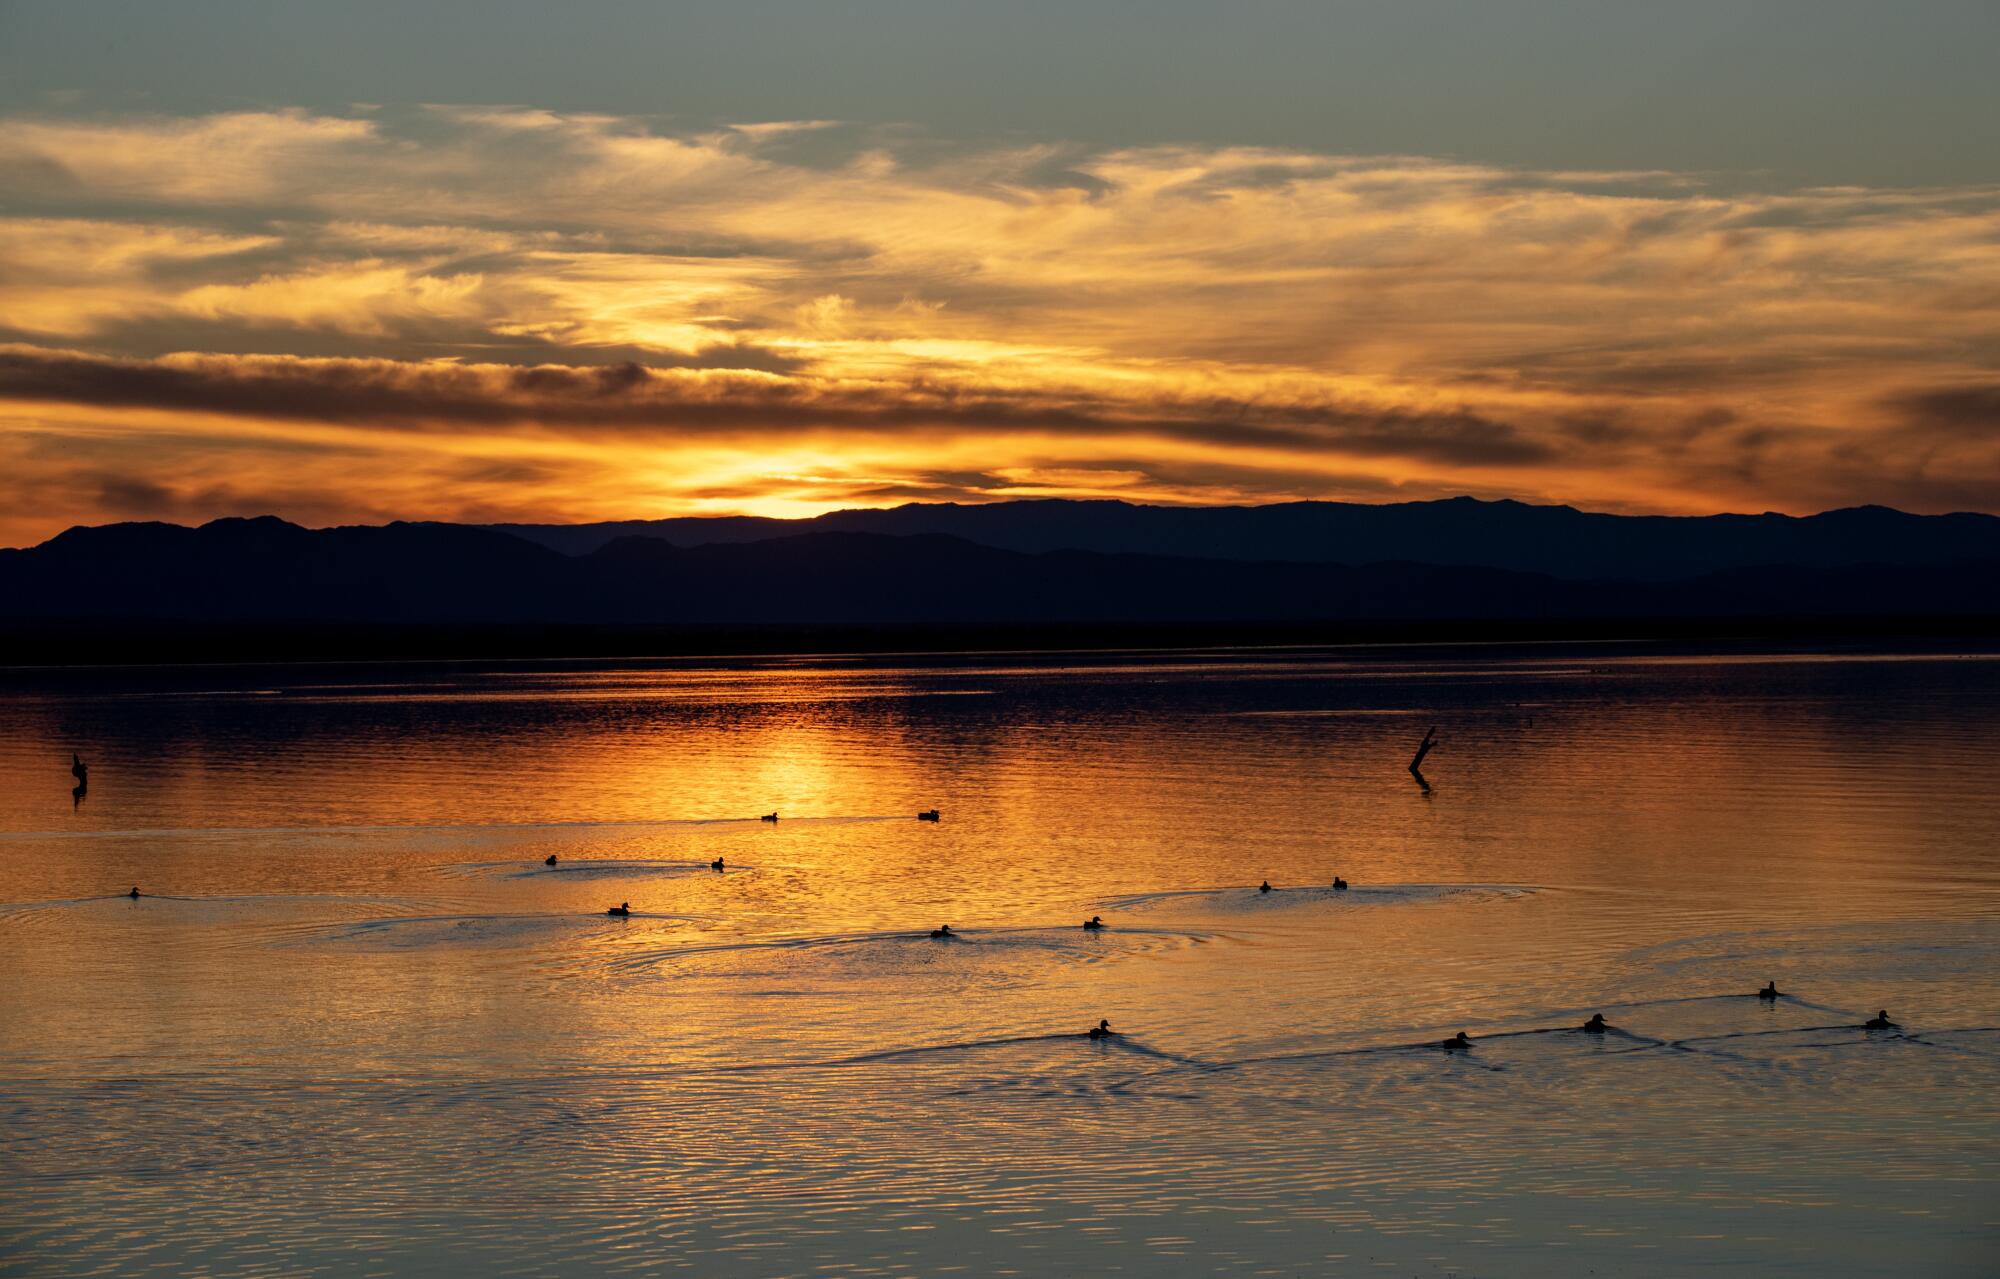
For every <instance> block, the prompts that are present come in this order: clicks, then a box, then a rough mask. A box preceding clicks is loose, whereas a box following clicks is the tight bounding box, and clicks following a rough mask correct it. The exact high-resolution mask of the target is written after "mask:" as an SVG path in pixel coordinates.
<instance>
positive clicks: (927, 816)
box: [917, 808, 938, 822]
mask: <svg viewBox="0 0 2000 1279" xmlns="http://www.w3.org/2000/svg"><path fill="white" fill-rule="evenodd" d="M937 819H938V810H937V809H935V808H926V809H925V810H924V811H923V812H921V813H918V814H917V820H918V821H920V822H934V821H936V820H937Z"/></svg>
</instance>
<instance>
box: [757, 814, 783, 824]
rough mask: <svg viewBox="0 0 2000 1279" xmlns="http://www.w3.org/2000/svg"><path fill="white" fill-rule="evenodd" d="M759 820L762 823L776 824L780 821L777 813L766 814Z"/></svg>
mask: <svg viewBox="0 0 2000 1279" xmlns="http://www.w3.org/2000/svg"><path fill="white" fill-rule="evenodd" d="M757 820H758V821H760V822H775V821H777V820H778V815H777V814H776V813H766V814H764V815H763V816H762V817H759V818H758V819H757Z"/></svg>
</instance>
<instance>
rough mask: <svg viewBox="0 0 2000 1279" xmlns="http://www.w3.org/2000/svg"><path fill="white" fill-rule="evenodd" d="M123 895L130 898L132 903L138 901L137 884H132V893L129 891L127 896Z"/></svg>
mask: <svg viewBox="0 0 2000 1279" xmlns="http://www.w3.org/2000/svg"><path fill="white" fill-rule="evenodd" d="M125 895H126V896H127V897H130V898H131V899H132V900H133V901H138V900H139V886H138V885H137V884H134V885H133V886H132V891H131V892H129V893H127V894H125Z"/></svg>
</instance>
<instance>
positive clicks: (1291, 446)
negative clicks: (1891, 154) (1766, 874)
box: [0, 107, 2000, 540]
mask: <svg viewBox="0 0 2000 1279" xmlns="http://www.w3.org/2000/svg"><path fill="white" fill-rule="evenodd" d="M0 123H4V126H5V127H0V184H4V193H5V197H6V203H5V207H6V208H7V209H8V210H10V215H9V216H6V217H0V339H11V341H12V342H13V345H12V346H10V347H8V348H7V349H6V351H5V352H4V354H0V397H4V398H5V400H6V401H8V402H9V403H8V404H7V405H6V406H0V411H4V413H5V421H6V423H7V424H8V430H9V431H10V435H11V437H12V438H11V439H10V441H9V444H8V448H9V449H10V450H11V452H12V453H13V455H14V458H15V460H16V461H23V460H24V459H25V458H26V455H27V453H28V452H31V451H33V450H31V449H28V448H26V447H25V446H24V445H23V441H24V440H28V441H38V442H40V445H41V446H46V445H47V443H48V441H50V440H52V439H56V438H62V437H63V436H64V433H65V432H83V431H86V430H87V431H88V432H91V433H92V434H91V435H90V438H91V439H103V438H107V437H106V436H105V435H104V433H105V432H106V431H111V432H114V433H122V435H123V438H125V439H126V440H127V441H128V442H129V443H130V444H131V446H132V447H131V450H130V452H129V454H128V457H129V459H130V460H129V461H127V462H120V461H118V460H116V459H107V458H105V457H101V456H94V457H93V458H92V459H91V460H90V461H89V462H88V463H87V465H86V464H84V463H79V464H78V465H79V467H80V469H79V470H78V472H77V476H78V477H82V476H85V475H86V474H88V475H100V473H102V474H103V475H108V476H110V477H111V478H110V479H109V480H107V481H106V482H105V483H104V484H98V485H97V487H96V488H93V487H92V486H93V484H94V483H96V482H95V481H91V480H86V479H84V478H76V479H75V480H74V482H69V481H63V480H62V479H61V476H62V474H63V473H62V472H61V463H60V462H59V460H54V459H59V458H60V456H61V453H62V451H61V450H60V449H51V448H47V447H43V448H42V451H41V452H40V453H37V454H36V456H37V457H38V458H40V459H41V460H40V461H39V462H37V463H36V467H35V468H31V469H29V470H20V469H16V470H14V471H11V472H9V473H10V474H12V475H16V476H19V477H21V478H19V479H16V480H14V481H12V483H13V484H14V485H16V486H25V485H28V484H40V485H42V486H43V487H42V493H41V494H40V495H39V496H37V497H36V498H35V499H34V500H32V501H23V502H17V503H16V504H15V506H16V513H15V514H14V515H12V516H10V517H8V519H9V522H8V523H6V524H5V525H4V534H5V535H6V536H11V537H12V538H14V539H15V540H20V539H21V538H24V537H32V536H40V535H45V534H46V533H48V532H52V531H54V529H55V527H56V526H59V525H60V524H61V523H66V522H70V521H73V520H82V519H92V518H106V517H110V516H114V515H117V514H120V513H125V512H127V511H129V510H130V509H131V508H132V506H133V504H134V503H135V502H139V501H140V500H141V499H144V500H147V501H152V502H154V503H155V504H156V505H160V504H164V505H162V506H161V509H172V510H177V511H181V512H183V513H184V514H187V515H189V516H193V515H201V514H215V513H222V512H223V511H224V510H241V509H246V508H244V507H243V506H242V503H243V502H245V501H249V500H252V499H253V498H254V497H255V496H256V495H259V494H262V495H265V496H268V497H269V498H270V499H271V500H273V501H277V500H279V499H283V501H284V503H285V505H284V506H283V508H282V509H283V510H284V511H285V512H286V513H292V514H300V515H304V514H306V513H308V512H310V513H313V514H314V515H316V516H323V515H326V514H327V513H334V514H335V515H338V514H339V513H343V512H345V513H347V514H349V515H351V516H353V517H355V518H360V517H362V516H364V515H374V514H382V513H393V514H400V515H428V516H439V517H464V516H468V515H471V514H476V513H480V512H502V513H505V514H507V515H510V516H519V517H531V516H532V517H548V518H562V517H566V516H594V515H602V514H646V513H654V512H662V511H665V510H668V509H673V508H676V507H680V506H693V507H700V508H702V509H726V508H735V509H756V510H807V509H821V508H823V507H824V506H827V505H837V504H840V503H843V502H853V501H887V500H896V499H898V498H901V497H903V496H906V495H920V494H929V493H941V494H950V495H955V496H970V495H988V494H1005V493H1010V492H1022V491H1032V492H1037V493H1044V492H1066V491H1075V492H1108V491H1115V492H1119V493H1122V494H1125V495H1127V496H1134V497H1141V498H1152V499H1156V500H1189V499H1194V498H1200V499H1203V500H1216V499H1225V498H1229V497H1232V496H1235V497H1243V498H1261V497H1266V496H1274V495H1275V496H1311V495H1330V496H1353V495H1376V496H1393V495H1395V494H1399V493H1400V494H1410V495H1431V494H1434V493H1439V492H1449V491H1474V492H1480V493H1509V494H1513V495H1516V496H1521V497H1526V498H1531V499H1533V498H1554V499H1560V500H1569V501H1575V502H1579V503H1583V504H1587V505H1593V506H1599V507H1620V508H1626V509H1656V510H1704V509H1715V508H1717V507H1721V506H1730V507H1744V506H1749V507H1753V508H1759V509H1761V508H1764V507H1776V508H1789V509H1802V508H1809V507H1820V506H1825V505H1834V504H1840V503H1846V502H1857V501H1867V500H1881V501H1895V502H1899V503H1903V504H1907V505H1912V506H1917V507H1923V508H1928V509H1935V508H1939V507H1957V506H1980V507H1985V508H1988V509H1991V508H1994V507H1996V506H2000V430H1995V429H1992V428H1993V427H1995V426H2000V423H1996V422H1995V421H1994V419H1993V416H1992V405H1991V395H1992V391H1991V388H1992V387H1993V386H1994V385H1996V384H2000V369H1996V367H1995V365H1996V362H2000V189H1953V190H1922V191H1877V190H1859V189H1852V188H1841V189H1830V190H1806V191H1796V190H1795V191H1786V192H1779V193H1773V194H1769V195H1758V194H1754V193H1753V194H1741V193H1734V194H1720V193H1717V192H1715V191H1713V190H1711V189H1709V188H1708V187H1706V186H1705V185H1704V184H1703V183H1702V182H1701V181H1700V180H1699V179H1698V178H1697V177H1694V176H1690V175H1678V174H1671V173H1536V172H1523V171H1516V170H1506V169H1498V168H1493V167H1488V166H1479V165H1471V164H1464V163H1451V162H1441V161H1435V160H1430V159H1426V158H1423V157H1386V158H1385V157H1367V156H1327V155H1312V154H1301V153H1290V152H1278V151H1271V150H1265V149H1250V148H1235V149H1232V148H1196V147H1154V148H1146V149H1138V150H1118V151H1097V152H1092V151H1088V150H1085V149H1081V148H1077V147H1074V146H1068V145H1062V144H1053V143H1052V144H1047V145H1030V144H1022V145H1017V146H1010V147H997V148H996V147H985V148H971V149H968V148H964V147H956V146H950V145H946V144H944V143H942V142H940V141H939V140H937V139H934V138H928V137H925V136H923V135H921V134H919V133H916V132H913V131H907V130H880V129H876V130H861V129H853V128H849V127H845V126H841V125H838V124H830V123H827V122H821V121H810V122H795V123H783V124H774V125H748V126H742V127H736V128H717V129H707V130H702V131H693V132H676V131H674V130H673V129H671V128H670V127H668V126H667V125H665V124H663V123H662V122H659V121H650V120H638V119H628V118H618V117H609V116H571V115H561V114H556V113H551V112H546V111H539V110H533V109H528V108H511V107H485V108H466V107H433V108H424V109H411V110H404V111H379V112H368V113H365V114H364V115H360V116H356V117H353V118H345V117H331V116H324V115H314V114H310V113H305V112H264V113H238V114H231V115H222V116H208V117H200V118H195V119H153V118H145V119H139V118H113V119H92V120H75V119H58V118H41V119H15V120H10V121H5V122H0ZM190 352H195V353H198V354H193V353H190ZM86 424H88V425H86ZM194 436H198V437H199V438H200V439H201V440H203V441H206V443H204V444H202V445H200V446H199V447H195V446H193V445H188V444H187V443H186V441H187V440H188V439H190V438H193V437H194ZM77 438H82V437H81V436H78V437H77ZM169 438H171V439H176V440H180V441H181V443H180V444H177V445H175V446H174V447H176V448H181V447H187V448H193V449H194V453H195V454H199V455H200V456H201V457H202V458H205V459H206V460H205V461H204V462H202V464H201V468H200V469H201V474H200V475H196V474H194V472H193V471H190V470H189V468H188V466H187V465H184V464H182V463H184V462H185V459H184V458H182V457H181V455H178V454H173V453H172V450H171V449H169V448H167V447H166V446H164V445H163V444H162V443H161V441H164V440H167V439H169ZM336 438H338V440H339V441H340V445H339V446H340V447H341V448H343V449H348V450H353V451H354V452H355V456H357V457H362V458H366V459H372V460H370V461H368V462H366V463H365V464H357V465H359V470H346V471H343V472H342V473H341V474H338V475H328V476H326V477H325V478H324V479H320V478H315V475H314V474H313V473H311V471H310V470H309V468H308V465H307V464H305V463H300V464H298V465H297V466H295V467H292V468H291V469H287V463H286V460H285V458H286V456H287V455H286V454H284V452H283V451H282V448H281V446H282V445H283V444H284V443H285V442H286V441H288V440H291V441H301V440H312V441H318V442H319V444H321V445H325V444H328V442H330V441H333V440H335V439H336ZM190 456H192V454H191V455H190ZM468 458H473V459H476V466H475V464H474V463H472V462H468V461H466V459H468ZM399 459H400V461H399ZM1135 459H1139V460H1138V461H1137V462H1136V463H1135ZM231 465H235V466H237V467H238V468H239V470H240V475H241V482H238V480H237V479H235V478H232V476H234V475H236V474H237V473H235V472H231V471H230V469H229V468H230V467H231ZM509 466H513V467H515V468H517V469H516V470H514V471H512V472H508V471H507V469H506V468H507V467H509ZM107 467H109V468H110V470H109V471H106V470H105V468H107ZM142 467H143V468H150V469H141V468H142ZM369 467H378V469H379V471H380V474H379V476H378V477H376V478H375V479H373V480H371V481H370V482H371V483H373V484H377V485H379V487H377V488H372V489H370V490H369V491H368V492H367V493H365V494H364V493H362V492H361V491H359V489H358V488H357V486H356V485H355V483H354V480H355V478H356V477H357V476H360V475H362V474H364V473H368V470H369ZM121 468H123V469H121ZM408 476H421V479H422V483H421V484H419V483H416V482H405V480H404V479H403V478H399V477H408ZM496 476H511V478H507V479H504V480H501V479H495V478H494V477H496ZM970 476H978V477H982V478H980V479H979V480H977V482H971V481H969V480H968V478H967V477H970ZM121 477H122V478H121ZM253 477H254V482H253ZM482 477H483V478H482ZM639 477H644V478H643V479H640V478H639ZM936 477H945V478H936ZM93 493H96V494H97V496H92V494H93ZM616 503H626V504H628V505H626V506H623V507H618V508H617V509H613V507H614V504H616ZM30 510H32V512H33V513H32V514H23V513H22V512H28V511H30Z"/></svg>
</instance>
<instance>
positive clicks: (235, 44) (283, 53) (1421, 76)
mask: <svg viewBox="0 0 2000 1279" xmlns="http://www.w3.org/2000/svg"><path fill="white" fill-rule="evenodd" d="M1996 66H2000V4H1996V3H1995V2H1994V0H1915V2H1912V0H1905V2H1904V3H1897V4H1887V3H1880V2H1870V3H1860V2H1856V0H1811V2H1810V3H1806V2H1800V0H1727V2H1717V0H1672V2H1671V3H1647V4H1638V3H1609V2H1604V0H1599V2H1583V0H1504V2H1502V0H1475V2H1467V0H1397V2H1396V3H1379V4H1375V3H1371V4H1334V3H1292V2H1290V0H1285V2H1268V0H1267V2H1247V0H1246V2H1239V3H1230V4H1198V3H1193V2H1191V0H1155V2H1153V3H1136V2H1131V0H1124V2H1118V3H1088V2H1084V3H1078V2H1076V0H1067V2H1065V3H1047V2H1045V0H1013V2H1011V3H1004V4H1001V3H991V4H972V3H966V2H965V0H852V2H849V3H832V2H819V3H803V2H800V0H728V2H727V3H709V2H700V3H680V4H663V3H662V4H638V3H627V2H598V3H566V4H551V3H522V2H520V0H437V2H434V3H410V2H407V0H406V2H403V3H379V2H376V0H343V2H342V3H336V4H312V5H306V4H289V3H278V2H276V0H179V2H177V3H171V4H167V3H157V2H154V0H139V2H136V3H135V2H104V0H59V2H57V3H45V2H42V0H34V2H26V3H24V2H21V0H0V110H7V111H13V112H20V111H31V112H48V113H57V114H69V113H73V112H93V111H100V110H101V111H112V112H130V111H134V110H138V111H159V112H166V113H187V112H194V111H204V110H213V109H227V108H232V107H248V106H257V107H267V106H272V105H296V106H305V107H314V108H339V107H343V106H345V105H347V104H350V103H354V102H371V103H386V104H399V103H414V102H458V103H521V104H530V105H534V106H538V107H546V108H551V109H555V110H563V111H605V112H614V113H619V114H662V115H670V116H675V117H679V118H681V119H683V120H687V121H707V120H718V121H735V122H749V121H761V120H779V119H835V120H843V121H848V122H854V123H862V124H880V123H908V124H913V125H917V126H921V127H923V128H925V129H927V130H929V131H932V132H934V133H936V134H937V135H939V136H941V137H951V138H962V139H988V138H992V137H995V136H1005V135H1021V136H1023V137H1031V138H1034V139H1036V140H1041V141H1054V140H1071V141H1076V142H1081V143H1087V144H1092V145H1100V146H1101V145H1106V144H1109V145H1121V144H1125V143H1147V142H1167V141H1186V142H1199V143H1205V144H1249V145H1266V146H1282V147H1298V148H1305V149H1311V150H1316V151H1333V152H1349V153H1402V154H1424V155H1430V156H1441V157H1453V158H1461V159H1466V160H1475V161H1482V162H1489V163H1496V164H1506V165H1516V166H1528V167H1535V168H1557V169H1565V168H1591V169H1606V168H1610V169H1654V168H1658V169H1676V170H1682V171H1699V172H1704V173H1709V174H1713V175H1715V176H1716V177H1717V178H1719V179H1721V180H1723V181H1725V182H1727V181H1729V176H1728V175H1737V176H1739V177H1748V176H1749V175H1752V174H1754V175H1756V177H1755V178H1754V179H1753V180H1754V181H1755V182H1757V183H1758V184H1760V185H1765V186H1782V185H1802V184H1803V185H1816V184H1849V183H1854V184H1881V185H1899V186H1904V185H1929V184H1948V183H1949V184H1966V183H1985V182H1990V181H1993V180H1995V178H1996V176H2000V174H1996V169H2000V164H1996V160H1995V157H1996V156H1997V155H2000V89H1996V87H1995V86H1996V83H2000V73H1996V71H1995V67H1996Z"/></svg>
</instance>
